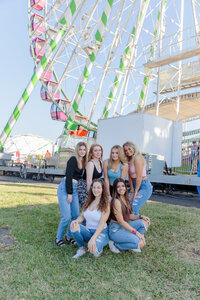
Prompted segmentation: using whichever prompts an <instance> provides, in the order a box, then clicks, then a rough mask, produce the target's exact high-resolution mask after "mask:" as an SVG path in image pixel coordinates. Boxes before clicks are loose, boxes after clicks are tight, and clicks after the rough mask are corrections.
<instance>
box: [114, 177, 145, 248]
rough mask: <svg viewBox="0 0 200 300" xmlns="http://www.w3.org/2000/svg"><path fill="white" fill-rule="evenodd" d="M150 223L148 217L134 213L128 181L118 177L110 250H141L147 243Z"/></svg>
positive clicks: (115, 185)
mask: <svg viewBox="0 0 200 300" xmlns="http://www.w3.org/2000/svg"><path fill="white" fill-rule="evenodd" d="M149 225H150V219H149V218H148V217H146V216H143V215H142V216H140V215H139V216H137V215H134V214H133V212H132V208H131V204H130V201H129V198H128V191H127V187H126V183H125V181H124V180H123V179H122V178H118V179H116V180H115V181H114V184H113V197H112V201H111V208H110V225H109V237H110V241H109V247H110V250H111V251H112V252H114V253H119V252H120V250H133V251H134V252H141V249H142V248H143V247H144V245H145V237H144V233H145V231H147V228H148V227H149Z"/></svg>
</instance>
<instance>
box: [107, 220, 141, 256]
mask: <svg viewBox="0 0 200 300" xmlns="http://www.w3.org/2000/svg"><path fill="white" fill-rule="evenodd" d="M128 224H129V225H130V226H131V227H133V228H134V229H136V230H137V231H138V232H139V233H141V234H144V233H145V231H146V228H145V226H144V224H143V222H142V220H141V219H139V220H135V221H130V222H128ZM109 237H110V239H111V240H112V241H114V245H115V247H117V248H118V249H119V250H130V249H139V242H140V239H139V237H138V236H137V235H136V234H133V233H132V232H130V231H128V230H126V229H125V228H123V227H122V226H121V225H120V224H119V223H115V222H111V223H110V225H109Z"/></svg>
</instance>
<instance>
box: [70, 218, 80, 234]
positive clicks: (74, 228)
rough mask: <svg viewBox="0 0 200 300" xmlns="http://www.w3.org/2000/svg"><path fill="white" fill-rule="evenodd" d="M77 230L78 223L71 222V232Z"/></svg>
mask: <svg viewBox="0 0 200 300" xmlns="http://www.w3.org/2000/svg"><path fill="white" fill-rule="evenodd" d="M79 228H80V226H79V223H78V221H76V220H74V221H72V222H71V225H70V229H71V230H72V231H73V232H74V231H77V230H79Z"/></svg>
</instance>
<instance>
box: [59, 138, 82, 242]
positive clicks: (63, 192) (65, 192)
mask: <svg viewBox="0 0 200 300" xmlns="http://www.w3.org/2000/svg"><path fill="white" fill-rule="evenodd" d="M86 164H87V146H86V144H85V143H83V142H80V143H78V144H77V145H76V148H75V156H72V157H71V158H70V159H69V160H68V162H67V168H66V173H65V174H66V177H64V178H63V180H62V181H61V183H60V184H59V187H58V190H57V195H58V201H59V205H60V211H61V215H62V218H61V220H60V224H59V226H58V232H57V235H56V241H55V242H56V244H57V246H60V247H62V246H65V243H64V242H63V236H64V233H65V230H66V228H67V225H68V230H67V234H66V241H67V242H69V243H72V244H73V243H74V242H75V241H74V240H73V239H72V234H71V230H70V224H69V223H70V221H71V220H75V219H76V218H78V216H79V200H78V193H77V185H78V180H79V179H81V178H84V176H85V168H86Z"/></svg>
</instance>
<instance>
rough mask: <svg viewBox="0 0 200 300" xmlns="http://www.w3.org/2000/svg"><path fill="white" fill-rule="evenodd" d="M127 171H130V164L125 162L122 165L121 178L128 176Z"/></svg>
mask: <svg viewBox="0 0 200 300" xmlns="http://www.w3.org/2000/svg"><path fill="white" fill-rule="evenodd" d="M127 173H128V164H126V163H124V164H123V165H122V173H121V178H122V179H124V180H125V179H126V176H127Z"/></svg>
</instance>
